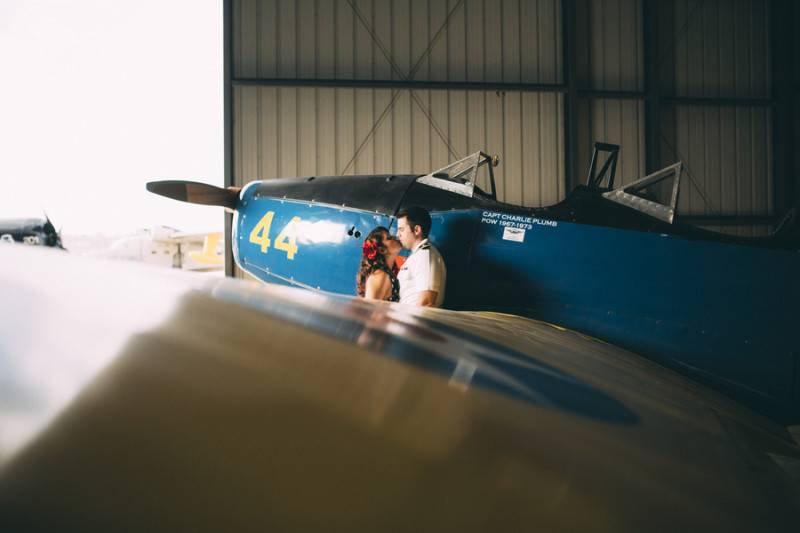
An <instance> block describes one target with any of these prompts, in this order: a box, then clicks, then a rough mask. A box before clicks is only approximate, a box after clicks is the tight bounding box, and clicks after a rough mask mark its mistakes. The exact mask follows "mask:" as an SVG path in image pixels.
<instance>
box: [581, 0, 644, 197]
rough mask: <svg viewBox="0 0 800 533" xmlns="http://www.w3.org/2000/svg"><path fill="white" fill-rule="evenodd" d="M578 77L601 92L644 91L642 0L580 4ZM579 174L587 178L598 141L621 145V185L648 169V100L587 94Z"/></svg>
mask: <svg viewBox="0 0 800 533" xmlns="http://www.w3.org/2000/svg"><path fill="white" fill-rule="evenodd" d="M579 9H581V11H580V12H579V17H580V18H581V20H579V22H578V26H579V28H580V30H579V32H578V36H577V37H578V48H579V54H578V66H577V77H578V80H579V83H580V85H581V86H582V87H586V88H589V89H593V90H598V91H642V90H643V88H644V42H643V35H642V6H641V0H584V1H582V2H580V3H579ZM579 106H580V107H579V111H578V116H579V137H578V159H579V168H578V171H579V173H580V174H579V178H580V179H581V181H583V180H584V179H585V173H586V171H587V170H588V167H589V161H590V159H591V155H592V146H593V143H594V142H595V141H601V142H609V143H613V144H619V145H620V155H619V163H618V166H617V181H616V183H617V184H618V185H621V184H624V183H629V182H631V181H634V180H635V179H637V178H639V177H642V176H644V175H645V173H646V164H645V144H644V104H643V102H642V101H641V100H636V99H618V98H587V99H584V101H582V102H581V103H580V104H579Z"/></svg>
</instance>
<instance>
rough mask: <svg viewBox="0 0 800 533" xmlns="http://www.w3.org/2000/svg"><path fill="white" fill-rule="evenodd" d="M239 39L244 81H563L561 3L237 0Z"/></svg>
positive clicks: (237, 60) (238, 63)
mask: <svg viewBox="0 0 800 533" xmlns="http://www.w3.org/2000/svg"><path fill="white" fill-rule="evenodd" d="M353 6H355V9H354V8H353ZM454 8H455V9H454ZM451 11H452V16H451V18H450V19H449V21H447V24H446V25H445V21H446V20H447V17H448V13H450V12H451ZM443 26H444V29H443V30H442V32H441V35H439V37H438V38H437V39H436V41H435V44H434V46H433V47H432V48H431V49H430V54H426V53H425V52H426V50H427V49H428V46H429V44H430V43H431V41H433V40H434V37H435V36H436V35H437V33H438V32H439V30H440V29H441V28H442V27H443ZM234 35H235V36H236V38H235V39H234V77H237V78H247V77H250V78H288V79H292V78H307V79H367V80H390V79H403V78H404V77H406V76H409V74H410V73H412V71H413V74H414V76H413V79H415V80H433V81H486V82H507V83H560V82H561V81H562V79H563V74H562V69H561V64H562V61H561V57H562V50H561V46H562V39H561V3H560V2H559V1H556V0H502V1H501V0H465V1H464V2H463V3H460V2H457V1H456V0H449V1H447V0H353V1H352V5H351V2H350V1H348V0H235V1H234ZM376 40H377V41H380V44H378V42H376ZM384 52H385V54H384ZM386 55H388V56H389V57H391V58H392V62H389V61H388V60H387V59H386Z"/></svg>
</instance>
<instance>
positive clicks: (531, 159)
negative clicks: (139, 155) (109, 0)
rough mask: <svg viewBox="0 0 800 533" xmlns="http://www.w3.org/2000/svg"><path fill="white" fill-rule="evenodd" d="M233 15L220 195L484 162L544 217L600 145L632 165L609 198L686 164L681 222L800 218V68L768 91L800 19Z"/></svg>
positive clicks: (278, 11)
mask: <svg viewBox="0 0 800 533" xmlns="http://www.w3.org/2000/svg"><path fill="white" fill-rule="evenodd" d="M224 2H225V4H224V5H225V6H226V13H227V15H226V21H227V22H226V24H227V26H226V35H227V37H226V47H227V48H226V50H227V52H226V64H227V70H226V72H227V74H226V80H227V85H226V87H227V88H228V93H227V94H228V95H229V98H228V102H229V103H228V117H229V118H228V120H226V124H227V127H228V141H226V142H227V143H228V149H227V151H226V153H227V159H226V161H228V162H227V163H226V164H227V168H228V177H227V178H226V179H227V182H228V183H229V184H241V183H243V182H246V181H248V180H250V179H256V178H261V179H266V178H271V177H278V176H286V175H295V174H300V175H304V174H320V175H322V174H354V173H372V172H375V173H379V172H380V173H382V172H398V173H401V172H425V171H428V170H430V169H433V168H438V167H440V166H442V165H444V164H446V163H447V162H449V161H452V160H454V159H456V158H458V157H462V156H464V155H466V154H467V153H469V152H471V151H473V150H477V149H485V150H488V151H489V152H491V153H498V154H500V156H501V161H502V163H501V165H500V167H499V169H498V170H499V172H498V175H497V176H498V182H499V183H498V185H499V193H500V197H501V199H503V200H505V201H507V202H512V203H519V204H524V205H529V206H538V205H543V204H548V203H552V202H554V201H557V200H559V199H561V198H563V196H564V195H565V193H566V192H567V191H568V190H569V189H570V188H571V187H572V186H573V185H574V184H576V183H580V182H583V181H584V180H585V174H586V170H587V169H588V163H589V158H590V155H591V147H592V143H593V141H596V140H602V141H607V142H612V143H617V144H620V145H621V147H622V148H621V152H620V164H619V166H618V183H620V181H619V180H620V179H621V183H627V182H630V181H633V180H634V179H636V178H637V177H640V176H642V175H645V174H646V173H647V172H648V171H653V170H655V169H657V168H661V167H663V166H665V165H668V164H670V163H672V162H674V161H676V160H682V161H683V162H684V163H685V168H686V172H685V173H684V175H683V185H682V195H681V198H680V205H679V212H681V213H682V214H683V215H686V216H689V217H691V220H692V221H693V222H695V223H697V224H701V225H704V226H706V227H711V228H713V229H717V230H720V231H727V232H732V233H736V234H741V235H758V234H764V233H766V232H768V231H769V230H770V229H772V228H774V226H775V224H776V223H777V221H778V220H779V219H780V217H781V216H782V215H783V214H784V213H785V212H786V210H787V209H788V208H789V207H791V206H792V205H800V190H798V189H800V186H798V184H797V181H798V178H797V177H796V176H797V175H798V172H797V168H798V167H800V157H798V156H796V155H795V152H797V151H799V150H797V148H796V146H797V143H796V141H795V139H796V138H797V137H796V134H795V132H796V131H797V128H798V125H800V111H797V107H798V106H797V100H798V99H799V98H800V91H798V87H800V81H798V80H800V68H795V69H791V72H790V70H789V69H785V70H786V71H787V77H788V81H787V80H784V81H782V82H780V83H777V82H775V80H777V79H779V77H780V73H781V72H782V71H781V66H784V68H785V66H786V65H787V61H791V58H792V57H796V56H797V50H798V48H800V45H798V44H797V41H798V39H800V38H798V37H797V36H796V35H795V33H796V32H794V31H793V30H792V24H795V26H796V25H797V22H800V7H798V6H797V3H793V2H790V1H788V0H772V1H770V0H731V1H728V0H668V1H658V0H497V1H492V0H447V1H437V0H396V1H390V0H330V1H323V0H297V1H294V0H224ZM773 28H778V29H777V30H776V31H775V32H773ZM778 30H779V31H778ZM781 32H782V33H781ZM781 38H785V39H786V41H792V40H794V43H795V45H794V50H791V49H790V50H788V51H786V50H783V49H781V48H780V47H775V45H774V41H775V39H781ZM795 64H797V62H795ZM776 65H778V68H777V69H776ZM776 83H777V85H776ZM781 95H783V96H781ZM787 102H788V104H787Z"/></svg>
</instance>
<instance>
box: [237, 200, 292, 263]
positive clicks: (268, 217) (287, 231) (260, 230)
mask: <svg viewBox="0 0 800 533" xmlns="http://www.w3.org/2000/svg"><path fill="white" fill-rule="evenodd" d="M274 217H275V212H274V211H267V212H266V213H265V214H264V216H263V217H261V220H259V221H258V224H256V225H255V226H254V227H253V230H252V231H251V232H250V239H249V240H250V242H251V243H253V244H258V245H259V246H260V247H261V253H262V254H265V253H267V251H268V250H269V247H270V246H271V245H272V241H271V240H270V238H269V231H270V228H271V227H272V219H273V218H274ZM299 222H300V217H292V219H291V220H290V221H289V223H288V224H286V226H285V227H284V228H283V229H282V230H281V232H280V233H278V236H277V237H276V238H275V249H276V250H281V251H283V252H286V259H289V260H294V256H295V254H296V253H297V235H296V232H295V226H296V225H297V224H298V223H299Z"/></svg>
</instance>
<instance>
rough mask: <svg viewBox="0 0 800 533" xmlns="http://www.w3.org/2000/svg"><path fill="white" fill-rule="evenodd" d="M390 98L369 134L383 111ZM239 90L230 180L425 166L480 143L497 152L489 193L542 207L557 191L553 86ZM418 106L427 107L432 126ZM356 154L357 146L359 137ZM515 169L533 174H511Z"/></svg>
mask: <svg viewBox="0 0 800 533" xmlns="http://www.w3.org/2000/svg"><path fill="white" fill-rule="evenodd" d="M393 95H396V96H397V101H396V103H395V104H394V106H393V107H392V108H391V111H390V112H389V113H388V114H387V115H386V117H385V118H384V120H383V121H382V122H381V123H380V125H379V127H378V128H377V129H376V130H375V134H374V135H373V136H372V137H368V134H369V132H370V130H371V129H372V127H373V126H374V124H375V122H376V121H377V120H378V118H379V117H380V115H381V114H382V112H383V110H384V109H386V108H387V107H388V105H389V103H390V101H391V100H392V97H393ZM414 97H415V98H416V99H418V100H419V103H418V102H417V101H415V100H413V99H412V96H411V94H410V92H409V91H407V90H403V91H399V90H392V89H344V88H294V87H281V88H279V87H260V88H259V87H240V88H237V90H236V92H235V95H234V101H235V102H236V110H235V114H236V116H237V117H240V118H239V119H238V120H237V121H236V125H237V127H236V129H235V131H234V138H235V142H234V145H235V146H236V151H235V153H234V173H235V175H236V176H237V183H239V184H242V183H245V182H247V181H250V180H254V179H268V178H274V177H280V176H295V175H299V176H310V175H338V174H342V173H344V171H345V170H346V169H347V173H348V174H369V173H379V174H380V173H392V172H395V173H425V172H428V171H430V170H431V169H436V168H440V167H442V166H444V165H446V164H447V163H448V162H449V161H451V160H453V159H454V157H453V155H452V154H451V153H450V151H449V149H448V146H447V144H445V141H444V140H443V139H442V137H441V136H440V135H439V133H437V131H436V130H437V128H438V129H439V130H441V133H442V135H443V136H444V137H445V138H446V139H448V142H449V143H450V147H451V148H452V149H453V150H454V151H455V153H456V154H458V156H465V155H467V154H469V153H472V152H475V151H477V150H480V149H487V150H488V151H489V152H490V153H498V154H502V157H503V160H502V163H501V165H500V167H498V168H497V169H496V174H495V178H496V181H497V187H498V196H499V197H500V198H502V199H506V200H507V201H512V202H515V203H524V204H526V205H546V204H550V203H554V202H556V201H558V199H560V198H562V197H563V196H564V188H563V184H564V174H563V172H564V171H563V164H562V161H563V155H561V154H563V147H562V139H563V137H564V136H563V130H562V124H563V117H562V109H563V105H562V102H561V100H562V97H561V96H560V95H558V94H555V93H546V94H542V93H518V92H509V93H503V92H495V91H491V92H482V91H438V90H431V91H429V90H415V91H414ZM420 104H421V105H422V106H424V107H425V108H427V109H430V110H431V113H432V115H433V120H434V123H435V124H436V127H434V126H433V125H432V123H431V121H430V120H429V119H428V118H427V117H426V116H425V114H424V113H423V111H422V107H420ZM365 139H369V140H368V141H367V142H366V144H364V146H363V148H362V150H361V151H360V152H359V155H358V157H357V158H356V159H355V160H354V161H353V157H354V155H355V154H356V151H357V149H358V148H359V146H360V145H361V143H362V142H364V140H365ZM521 176H526V177H531V176H533V177H535V178H536V179H520V177H521Z"/></svg>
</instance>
